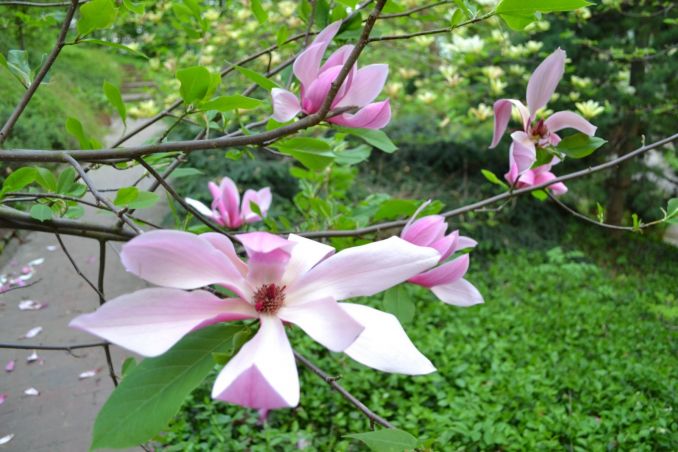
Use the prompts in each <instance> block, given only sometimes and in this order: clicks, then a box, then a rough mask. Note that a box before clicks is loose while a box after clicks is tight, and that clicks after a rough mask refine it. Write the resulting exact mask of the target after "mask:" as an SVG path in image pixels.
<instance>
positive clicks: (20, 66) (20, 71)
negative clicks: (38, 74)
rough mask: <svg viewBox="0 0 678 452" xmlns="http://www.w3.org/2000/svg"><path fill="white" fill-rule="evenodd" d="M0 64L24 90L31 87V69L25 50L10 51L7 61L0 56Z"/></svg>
mask: <svg viewBox="0 0 678 452" xmlns="http://www.w3.org/2000/svg"><path fill="white" fill-rule="evenodd" d="M0 64H2V65H3V66H5V67H6V68H7V69H8V70H9V72H11V73H12V75H13V76H14V77H16V79H17V80H19V82H20V83H21V84H22V85H23V86H24V88H28V87H29V86H30V84H31V81H32V77H31V67H30V65H29V64H28V54H27V53H26V51H25V50H17V49H14V50H10V51H9V52H8V53H7V59H5V57H4V56H2V55H1V54H0Z"/></svg>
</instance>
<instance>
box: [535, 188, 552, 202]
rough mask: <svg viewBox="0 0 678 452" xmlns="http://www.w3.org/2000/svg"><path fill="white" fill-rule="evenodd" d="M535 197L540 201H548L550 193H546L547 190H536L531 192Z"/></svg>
mask: <svg viewBox="0 0 678 452" xmlns="http://www.w3.org/2000/svg"><path fill="white" fill-rule="evenodd" d="M530 193H531V194H532V196H533V197H535V198H536V199H538V200H539V201H546V200H547V199H548V197H549V195H548V193H546V191H545V190H534V191H531V192H530Z"/></svg>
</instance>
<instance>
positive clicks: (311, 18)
mask: <svg viewBox="0 0 678 452" xmlns="http://www.w3.org/2000/svg"><path fill="white" fill-rule="evenodd" d="M309 1H310V2H311V15H310V16H309V17H308V25H307V26H306V36H305V37H304V47H308V43H309V41H310V40H311V29H312V28H313V23H314V22H315V10H316V8H317V7H318V1H317V0H309Z"/></svg>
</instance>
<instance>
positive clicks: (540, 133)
mask: <svg viewBox="0 0 678 452" xmlns="http://www.w3.org/2000/svg"><path fill="white" fill-rule="evenodd" d="M548 134H549V129H548V128H547V127H546V124H545V123H544V120H543V119H540V120H539V121H537V124H536V125H535V126H534V127H532V136H534V137H535V138H546V137H547V136H548Z"/></svg>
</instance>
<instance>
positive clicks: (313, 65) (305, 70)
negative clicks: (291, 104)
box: [292, 21, 341, 88]
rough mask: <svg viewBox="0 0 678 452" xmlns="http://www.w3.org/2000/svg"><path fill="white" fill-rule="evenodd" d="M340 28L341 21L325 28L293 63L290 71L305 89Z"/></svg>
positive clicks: (315, 74) (314, 75) (316, 72)
mask: <svg viewBox="0 0 678 452" xmlns="http://www.w3.org/2000/svg"><path fill="white" fill-rule="evenodd" d="M339 28H341V21H336V22H333V23H331V24H330V25H328V26H327V27H325V29H324V30H323V31H321V32H320V33H318V36H316V38H315V39H314V40H313V42H312V43H311V45H310V46H308V47H307V48H306V50H304V51H303V52H302V53H301V54H300V55H299V56H298V57H297V59H296V60H295V61H294V65H293V66H292V70H293V71H294V75H296V76H297V78H298V79H299V81H300V82H301V84H302V86H303V87H305V88H307V87H308V86H309V85H310V84H311V83H312V82H313V80H315V78H316V77H318V73H319V71H320V62H321V60H322V58H323V55H324V54H325V51H326V50H327V46H329V44H330V42H331V41H332V39H334V36H335V35H336V34H337V32H339Z"/></svg>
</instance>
